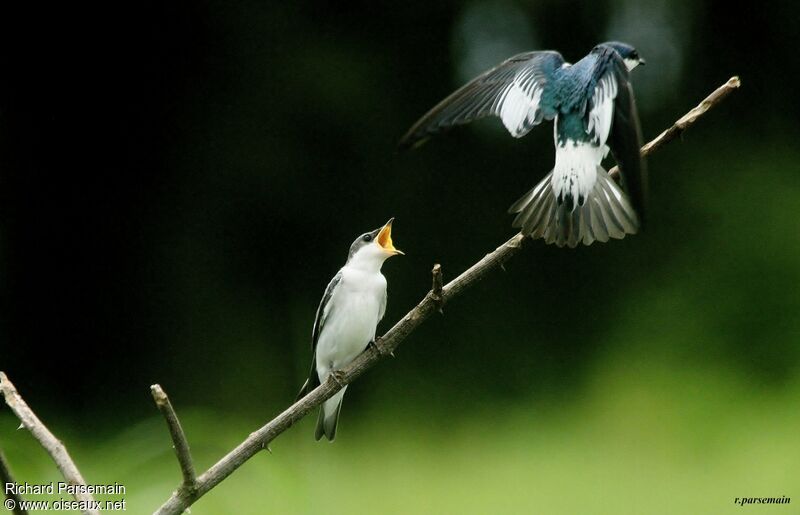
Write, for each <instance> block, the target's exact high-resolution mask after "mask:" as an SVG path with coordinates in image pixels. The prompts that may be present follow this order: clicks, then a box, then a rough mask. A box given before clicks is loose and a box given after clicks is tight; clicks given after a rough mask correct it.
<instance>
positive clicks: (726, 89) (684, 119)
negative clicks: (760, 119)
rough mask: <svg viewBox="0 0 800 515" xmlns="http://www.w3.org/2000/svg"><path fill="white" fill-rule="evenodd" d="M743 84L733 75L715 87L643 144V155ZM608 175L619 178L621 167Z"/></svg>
mask: <svg viewBox="0 0 800 515" xmlns="http://www.w3.org/2000/svg"><path fill="white" fill-rule="evenodd" d="M741 85H742V81H740V80H739V77H738V76H733V77H731V78H730V79H728V82H726V83H725V84H723V85H722V86H720V87H718V88H717V89H715V90H714V91H713V92H712V93H711V94H710V95H708V96H707V97H706V98H705V99H703V101H702V102H700V104H698V106H697V107H695V108H694V109H692V110H691V111H689V112H688V113H686V114H685V115H683V116H681V117H680V119H679V120H678V121H676V122H675V123H673V124H672V125H671V126H670V127H669V128H668V129H667V130H665V131H664V132H662V133H661V134H659V135H658V136H656V138H655V139H653V141H651V142H650V143H647V144H646V145H645V146H643V147H642V156H648V155H650V154H652V153H653V152H655V151H656V150H658V149H659V148H661V147H663V146H664V145H666V144H667V143H669V142H670V141H672V140H674V139H675V138H677V137H678V136H680V135H681V134H683V132H684V131H686V129H688V128H689V127H691V126H692V125H694V123H695V122H696V121H697V120H698V119H700V117H701V116H703V115H704V114H706V113H707V112H708V110H709V109H711V108H712V107H714V106H715V105H717V104H719V103H720V102H722V101H723V100H725V97H727V96H728V95H730V94H731V93H733V92H734V91H735V90H737V89H739V86H741ZM608 175H610V176H611V177H613V178H615V179H616V178H618V177H619V167H618V166H615V167H614V168H612V169H611V171H610V172H608Z"/></svg>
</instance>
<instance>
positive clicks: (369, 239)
mask: <svg viewBox="0 0 800 515" xmlns="http://www.w3.org/2000/svg"><path fill="white" fill-rule="evenodd" d="M361 239H362V240H364V241H372V235H371V234H365V235H364V237H363V238H361Z"/></svg>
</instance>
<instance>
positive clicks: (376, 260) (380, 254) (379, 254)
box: [347, 218, 403, 269]
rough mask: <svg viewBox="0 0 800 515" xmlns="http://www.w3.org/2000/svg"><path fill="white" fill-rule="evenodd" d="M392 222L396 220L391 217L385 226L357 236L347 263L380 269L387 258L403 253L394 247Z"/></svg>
mask: <svg viewBox="0 0 800 515" xmlns="http://www.w3.org/2000/svg"><path fill="white" fill-rule="evenodd" d="M392 222H394V218H390V219H389V221H388V222H386V223H385V224H384V225H383V227H379V228H377V229H375V230H374V231H370V232H366V233H364V234H362V235H361V236H359V237H358V238H356V241H354V242H353V244H352V245H351V246H350V255H349V256H348V258H347V263H348V264H350V265H355V266H361V267H364V268H377V269H380V267H381V265H382V264H383V262H384V261H386V259H387V258H390V257H392V256H396V255H398V254H401V255H402V254H403V252H402V251H400V250H397V249H396V248H394V244H393V243H392Z"/></svg>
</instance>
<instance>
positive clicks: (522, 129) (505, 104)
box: [499, 70, 542, 138]
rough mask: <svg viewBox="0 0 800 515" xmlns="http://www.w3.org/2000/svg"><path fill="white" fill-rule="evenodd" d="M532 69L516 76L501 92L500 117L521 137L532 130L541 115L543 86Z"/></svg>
mask: <svg viewBox="0 0 800 515" xmlns="http://www.w3.org/2000/svg"><path fill="white" fill-rule="evenodd" d="M530 75H531V71H530V70H526V71H523V72H522V73H520V74H519V75H517V76H516V77H514V81H513V82H512V83H511V84H509V85H508V87H507V88H506V89H505V90H504V91H503V93H501V94H500V97H499V103H500V119H501V120H503V125H505V127H506V129H508V132H509V133H511V135H512V136H514V137H515V138H520V137H522V136H524V135H525V134H527V133H528V131H530V130H531V127H533V125H534V124H535V123H536V118H537V116H541V115H539V114H538V113H539V110H540V109H539V101H540V100H541V99H542V87H541V85H540V84H539V83H538V82H537V81H536V79H535V78H534V77H531V76H530Z"/></svg>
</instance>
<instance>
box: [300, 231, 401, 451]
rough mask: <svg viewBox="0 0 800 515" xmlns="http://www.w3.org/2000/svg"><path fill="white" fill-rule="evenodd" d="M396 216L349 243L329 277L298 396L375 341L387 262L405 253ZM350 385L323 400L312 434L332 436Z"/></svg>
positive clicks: (384, 303)
mask: <svg viewBox="0 0 800 515" xmlns="http://www.w3.org/2000/svg"><path fill="white" fill-rule="evenodd" d="M393 221H394V218H392V219H391V220H389V221H388V222H386V224H385V225H384V226H383V227H381V228H379V229H375V230H374V231H371V232H368V233H364V234H362V235H361V236H359V237H358V238H356V241H354V242H353V244H352V245H351V246H350V254H349V255H348V257H347V262H346V263H345V265H344V266H343V267H342V268H341V270H339V272H338V273H337V274H336V275H335V276H334V277H333V279H331V282H330V283H329V284H328V287H327V288H326V289H325V294H324V295H323V296H322V301H321V302H320V303H319V308H317V316H316V319H315V320H314V328H313V330H312V331H311V350H312V352H313V358H312V360H311V371H310V373H309V377H308V380H306V382H305V384H304V385H303V387H302V388H301V389H300V393H299V395H298V399H299V398H301V397H303V396H305V395H306V394H307V393H309V392H310V391H311V390H313V389H314V388H316V387H317V386H318V385H320V384H321V383H323V382H325V380H326V379H328V376H329V375H330V374H331V373H335V372H337V371H338V370H341V369H342V368H343V367H345V366H347V365H348V364H349V363H350V362H352V361H353V360H354V359H355V358H356V356H358V355H359V354H361V353H362V352H364V350H365V349H366V348H367V346H369V345H370V344H371V343H373V342H374V341H375V329H376V327H377V325H378V322H380V320H381V319H382V318H383V314H384V312H385V311H386V278H385V277H384V276H383V274H382V273H381V266H383V262H384V261H386V259H388V258H390V257H391V256H396V255H398V254H403V253H402V252H401V251H399V250H397V249H396V248H394V244H393V243H392V222H393ZM346 389H347V386H345V387H344V388H342V389H341V390H340V391H339V392H337V393H336V395H334V396H333V397H331V398H330V399H328V400H327V401H325V402H324V403H323V404H322V409H320V412H319V418H318V419H317V430H316V432H315V434H314V437H315V438H316V439H317V440H319V439H321V438H322V436H323V435H325V437H326V438H327V439H328V440H329V441H333V439H334V438H335V437H336V425H337V423H338V421H339V412H340V411H341V409H342V398H343V397H344V392H345V390H346Z"/></svg>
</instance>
